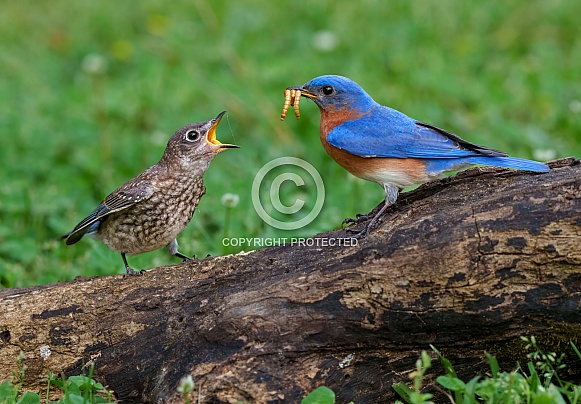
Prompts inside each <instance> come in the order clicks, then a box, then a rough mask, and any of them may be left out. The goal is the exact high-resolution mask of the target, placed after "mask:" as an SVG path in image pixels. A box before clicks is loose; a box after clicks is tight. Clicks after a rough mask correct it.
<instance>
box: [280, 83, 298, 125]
mask: <svg viewBox="0 0 581 404" xmlns="http://www.w3.org/2000/svg"><path fill="white" fill-rule="evenodd" d="M300 100H301V90H294V89H291V88H287V89H286V90H284V105H283V106H282V113H281V114H280V120H281V121H284V118H286V113H287V111H288V109H289V107H290V106H292V107H293V109H294V111H295V116H296V117H297V119H300V118H301V113H300V110H299V105H300V102H301V101H300Z"/></svg>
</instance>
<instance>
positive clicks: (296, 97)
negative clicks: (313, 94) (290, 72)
mask: <svg viewBox="0 0 581 404" xmlns="http://www.w3.org/2000/svg"><path fill="white" fill-rule="evenodd" d="M294 91H295V93H294V96H293V102H292V106H293V109H294V110H295V116H296V117H297V119H301V112H300V110H299V104H300V102H301V90H294ZM291 94H292V93H291Z"/></svg>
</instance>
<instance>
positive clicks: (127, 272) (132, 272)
mask: <svg viewBox="0 0 581 404" xmlns="http://www.w3.org/2000/svg"><path fill="white" fill-rule="evenodd" d="M144 273H145V269H140V270H139V271H136V270H134V269H133V268H131V267H129V266H127V267H125V275H123V278H127V277H128V276H133V275H143V274H144Z"/></svg>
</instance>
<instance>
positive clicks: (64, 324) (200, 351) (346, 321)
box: [0, 158, 581, 403]
mask: <svg viewBox="0 0 581 404" xmlns="http://www.w3.org/2000/svg"><path fill="white" fill-rule="evenodd" d="M551 166H552V170H551V172H549V173H547V174H540V175H539V174H532V173H525V172H516V171H509V170H504V169H495V168H474V169H470V170H468V171H465V172H463V173H460V174H458V175H456V176H454V177H450V178H446V179H444V180H440V181H435V182H432V183H429V184H426V185H424V186H422V187H420V188H418V189H417V190H414V191H412V192H409V193H406V194H403V195H402V196H401V197H400V199H399V200H398V203H397V204H396V205H395V206H394V207H392V208H390V209H389V211H388V212H387V213H386V215H385V216H384V218H383V220H382V222H381V225H380V226H379V228H378V229H377V230H375V231H373V232H372V233H371V234H370V235H369V236H367V237H366V238H364V239H362V240H358V243H356V244H357V245H353V246H346V245H339V244H344V243H339V242H337V241H336V240H338V238H342V237H345V236H346V234H347V233H346V231H344V230H337V231H333V232H330V233H325V234H319V235H317V236H316V237H314V238H313V239H312V241H310V242H309V243H307V244H306V245H305V244H303V245H301V246H288V245H287V246H279V247H272V248H266V249H262V250H258V251H253V252H250V253H241V254H237V255H230V256H225V257H214V258H207V259H203V260H200V261H196V262H190V263H185V264H182V265H178V266H172V267H160V268H155V269H153V270H150V271H148V272H147V273H146V274H144V275H143V276H140V277H129V278H127V279H123V278H122V277H121V276H117V275H113V276H106V277H100V278H79V279H76V280H74V281H71V282H63V283H56V284H50V285H42V286H36V287H31V288H27V289H8V290H1V291H0V380H5V379H7V378H8V377H9V376H10V374H11V372H12V370H14V369H15V368H16V365H15V360H16V358H17V357H18V355H19V353H20V352H21V351H22V352H23V353H24V361H23V362H24V364H25V365H27V366H28V369H27V372H26V380H25V385H24V388H25V389H27V390H32V391H38V392H40V391H44V389H45V387H46V385H45V383H44V382H43V381H42V379H43V378H45V377H46V372H47V370H50V371H51V372H53V373H59V372H64V373H65V374H67V375H70V374H79V373H81V368H82V367H83V366H84V365H86V364H89V363H91V364H94V367H95V371H94V377H95V378H96V379H97V380H99V381H100V382H102V383H103V384H106V385H108V386H109V387H110V388H111V389H113V390H114V391H115V393H116V396H117V398H118V399H120V400H122V401H123V402H135V403H137V402H152V403H153V402H180V398H179V395H178V394H177V392H176V385H177V383H178V382H179V380H180V378H182V377H183V376H185V375H188V374H190V375H192V376H193V378H194V380H196V383H197V384H196V392H195V393H196V395H201V396H202V401H203V402H236V401H238V400H241V401H244V402H260V403H263V402H282V401H284V402H297V401H300V398H301V397H303V396H304V395H305V394H306V393H308V392H309V391H311V390H312V389H314V388H315V387H317V386H319V385H326V386H328V387H330V388H332V389H333V390H335V392H336V393H337V398H338V402H347V401H349V400H354V401H356V402H357V403H365V402H380V401H381V402H392V401H394V399H395V393H394V391H393V389H392V388H391V385H392V384H393V383H397V382H399V381H407V374H408V373H409V372H410V371H412V370H413V369H414V363H415V361H416V360H417V358H418V357H419V355H420V352H421V350H426V349H427V350H429V345H430V344H433V345H435V346H436V347H438V348H439V349H440V350H441V351H442V352H443V354H444V355H446V356H447V357H448V358H449V359H450V360H452V362H453V363H454V365H455V368H456V370H457V372H458V373H459V375H460V376H462V375H467V377H471V376H473V375H475V374H485V373H486V371H487V369H488V366H487V363H486V361H485V358H484V355H483V351H487V352H490V353H491V354H494V355H496V356H497V357H498V359H499V361H500V363H501V365H502V366H503V367H504V368H506V369H511V368H512V367H513V366H514V365H515V363H516V361H518V360H520V361H521V362H523V361H524V360H525V359H526V358H525V353H526V352H525V349H524V343H523V342H522V341H521V340H520V339H519V336H523V335H535V336H536V337H537V340H539V342H540V343H541V344H545V346H547V347H548V348H549V349H550V350H557V351H561V350H562V348H563V347H565V346H566V344H567V343H568V342H569V341H570V340H573V341H578V339H579V336H580V335H581V310H580V309H581V307H580V299H581V248H580V247H581V165H580V164H579V161H578V160H575V159H572V158H570V159H564V160H559V161H557V162H553V163H552V164H551ZM333 240H335V241H333ZM331 244H332V245H331ZM353 244H355V243H353ZM578 345H581V344H578ZM436 371H437V369H436V370H435V372H436ZM569 372H570V374H569V376H570V377H572V378H575V377H577V378H579V377H581V366H577V367H576V368H575V367H572V368H570V369H569Z"/></svg>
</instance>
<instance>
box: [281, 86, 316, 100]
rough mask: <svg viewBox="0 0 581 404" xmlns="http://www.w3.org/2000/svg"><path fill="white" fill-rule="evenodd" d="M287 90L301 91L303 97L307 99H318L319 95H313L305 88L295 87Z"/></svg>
mask: <svg viewBox="0 0 581 404" xmlns="http://www.w3.org/2000/svg"><path fill="white" fill-rule="evenodd" d="M287 90H299V91H300V92H301V96H303V97H306V98H317V94H313V93H311V92H310V91H309V90H307V89H306V88H305V86H293V87H288V88H287Z"/></svg>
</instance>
